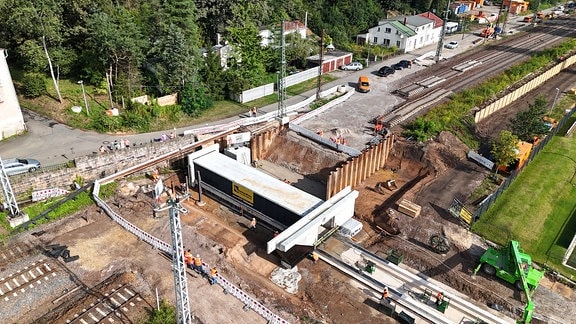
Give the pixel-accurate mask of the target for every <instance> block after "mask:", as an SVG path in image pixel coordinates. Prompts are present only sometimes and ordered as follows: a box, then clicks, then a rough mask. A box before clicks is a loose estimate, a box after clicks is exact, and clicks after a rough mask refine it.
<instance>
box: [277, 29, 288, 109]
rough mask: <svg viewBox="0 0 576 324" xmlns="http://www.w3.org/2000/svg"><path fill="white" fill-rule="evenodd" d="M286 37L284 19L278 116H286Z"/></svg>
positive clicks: (281, 39)
mask: <svg viewBox="0 0 576 324" xmlns="http://www.w3.org/2000/svg"><path fill="white" fill-rule="evenodd" d="M285 100H286V37H285V36H284V20H282V23H281V27H280V73H279V76H278V112H277V117H278V118H279V119H280V120H282V119H283V118H284V117H286V103H285Z"/></svg>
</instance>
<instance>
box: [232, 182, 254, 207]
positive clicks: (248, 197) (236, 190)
mask: <svg viewBox="0 0 576 324" xmlns="http://www.w3.org/2000/svg"><path fill="white" fill-rule="evenodd" d="M232 195H234V196H236V197H238V198H240V199H242V200H244V201H245V202H247V203H249V204H250V205H253V204H254V192H252V190H249V189H247V188H246V187H243V186H241V185H239V184H237V183H236V182H232Z"/></svg>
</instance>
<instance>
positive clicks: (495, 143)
mask: <svg viewBox="0 0 576 324" xmlns="http://www.w3.org/2000/svg"><path fill="white" fill-rule="evenodd" d="M518 142H519V140H518V137H516V135H514V134H512V132H510V131H508V130H503V131H501V132H500V134H499V135H498V137H496V138H495V139H493V140H492V150H491V153H492V156H493V157H494V163H495V164H496V170H495V171H494V172H495V174H496V173H498V167H499V166H508V165H510V163H512V162H514V160H516V158H517V154H518Z"/></svg>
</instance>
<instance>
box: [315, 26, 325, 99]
mask: <svg viewBox="0 0 576 324" xmlns="http://www.w3.org/2000/svg"><path fill="white" fill-rule="evenodd" d="M323 64H324V29H322V34H321V35H320V66H319V67H318V80H317V82H316V100H318V99H320V92H321V91H322V68H323V66H322V65H323Z"/></svg>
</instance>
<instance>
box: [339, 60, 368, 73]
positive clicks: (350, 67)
mask: <svg viewBox="0 0 576 324" xmlns="http://www.w3.org/2000/svg"><path fill="white" fill-rule="evenodd" d="M340 68H341V69H342V70H344V71H360V70H362V69H363V68H364V66H363V65H362V63H360V62H352V63H348V64H346V65H342V66H341V67H340Z"/></svg>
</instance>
